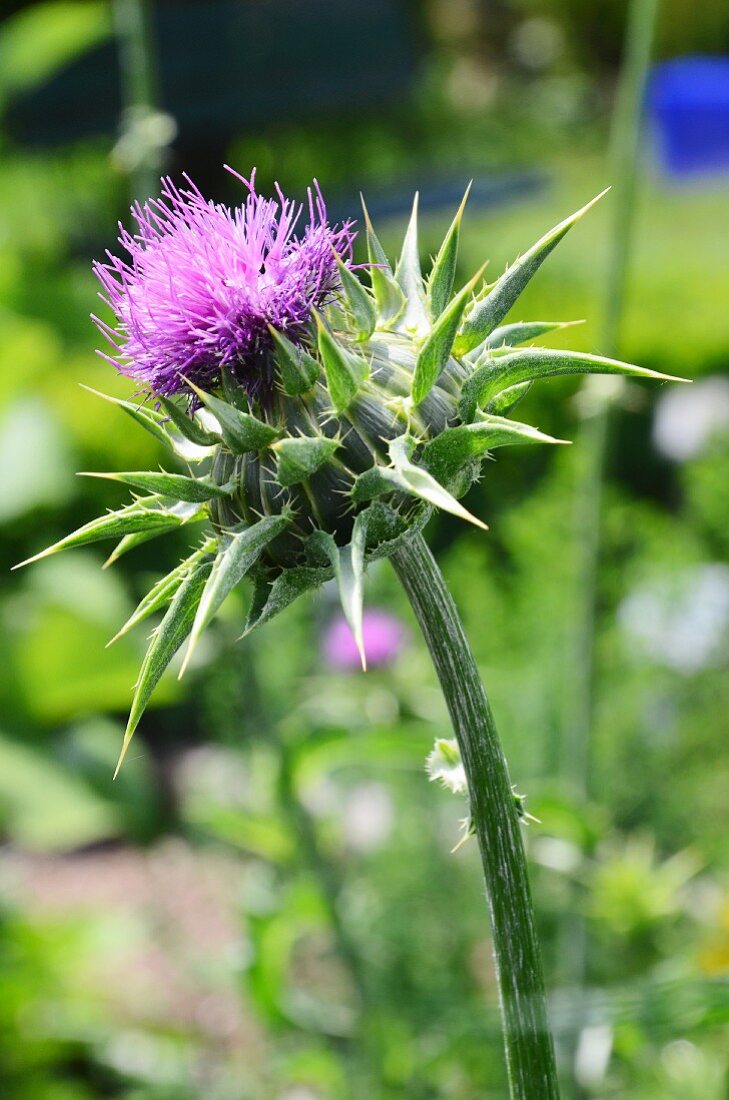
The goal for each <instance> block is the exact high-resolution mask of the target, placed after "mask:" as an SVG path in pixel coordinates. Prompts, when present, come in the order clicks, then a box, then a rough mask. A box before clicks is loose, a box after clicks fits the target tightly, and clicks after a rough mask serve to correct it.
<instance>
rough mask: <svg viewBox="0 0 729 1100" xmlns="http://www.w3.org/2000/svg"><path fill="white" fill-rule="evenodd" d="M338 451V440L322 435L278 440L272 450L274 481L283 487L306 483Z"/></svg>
mask: <svg viewBox="0 0 729 1100" xmlns="http://www.w3.org/2000/svg"><path fill="white" fill-rule="evenodd" d="M338 449H339V440H338V439H327V437H326V436H324V435H317V436H308V435H302V436H298V437H295V438H290V439H279V441H278V442H277V443H274V445H273V448H272V450H273V451H274V452H275V454H276V480H277V481H278V483H279V485H283V486H284V487H287V486H289V485H297V484H298V483H299V482H301V481H306V479H307V478H308V477H311V475H312V474H315V473H316V471H317V470H319V469H320V468H321V467H322V466H323V465H324V463H325V462H328V461H329V459H330V458H331V457H332V455H333V454H334V452H335V451H337V450H338Z"/></svg>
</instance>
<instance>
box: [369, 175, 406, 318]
mask: <svg viewBox="0 0 729 1100" xmlns="http://www.w3.org/2000/svg"><path fill="white" fill-rule="evenodd" d="M360 198H361V196H360ZM362 210H363V212H364V220H365V229H366V234H367V255H368V257H369V261H370V268H369V272H370V279H371V281H372V291H373V293H374V295H375V302H376V303H377V311H378V314H379V320H380V323H381V325H382V326H383V327H385V328H388V327H390V326H391V325H393V324H394V323H395V321H397V320H398V318H399V317H400V316H401V314H402V312H403V310H404V309H405V295H404V294H403V292H402V290H401V288H400V287H399V285H398V283H397V282H396V280H395V278H394V277H393V274H392V268H391V267H390V261H389V260H388V258H387V256H386V255H385V252H384V249H383V247H382V245H381V244H380V242H379V240H378V239H377V236H376V234H375V231H374V229H373V227H372V222H371V221H370V215H369V213H368V210H367V207H366V206H365V201H364V199H363V198H362Z"/></svg>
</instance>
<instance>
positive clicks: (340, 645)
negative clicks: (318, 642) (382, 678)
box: [322, 608, 407, 669]
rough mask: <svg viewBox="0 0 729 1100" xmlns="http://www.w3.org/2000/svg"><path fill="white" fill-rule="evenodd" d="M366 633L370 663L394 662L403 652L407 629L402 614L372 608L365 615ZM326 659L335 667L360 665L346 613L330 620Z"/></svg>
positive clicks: (324, 649)
mask: <svg viewBox="0 0 729 1100" xmlns="http://www.w3.org/2000/svg"><path fill="white" fill-rule="evenodd" d="M362 637H363V641H364V648H365V653H366V655H367V664H368V666H370V667H374V666H376V665H389V664H391V663H392V662H393V661H394V660H395V658H396V657H397V656H398V654H399V653H400V652H401V650H402V648H403V646H404V644H405V641H406V638H407V632H406V630H405V627H404V626H403V624H402V623H401V622H400V620H399V619H398V618H396V617H395V616H394V615H391V614H390V613H389V612H387V611H380V610H378V609H377V608H371V609H369V610H367V611H365V612H364V615H363V618H362ZM322 652H323V655H324V659H325V661H326V662H327V664H328V665H329V666H330V667H331V668H339V669H359V668H360V667H361V662H360V655H359V650H358V649H357V643H356V642H355V640H354V635H353V634H352V630H351V627H350V626H349V623H348V622H347V620H346V619H345V618H344V616H343V615H339V616H337V617H336V618H335V619H332V621H331V622H330V623H329V624H328V626H327V627H326V629H325V631H324V635H323V637H322Z"/></svg>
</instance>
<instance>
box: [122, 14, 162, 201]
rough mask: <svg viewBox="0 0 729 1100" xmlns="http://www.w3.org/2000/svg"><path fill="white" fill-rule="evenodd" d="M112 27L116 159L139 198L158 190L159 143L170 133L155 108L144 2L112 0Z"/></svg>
mask: <svg viewBox="0 0 729 1100" xmlns="http://www.w3.org/2000/svg"><path fill="white" fill-rule="evenodd" d="M114 26H115V31H116V39H117V49H118V54H119V70H120V76H121V90H122V104H123V108H122V119H121V137H120V139H119V143H118V144H117V147H116V150H115V152H116V154H117V160H118V161H119V162H120V164H121V167H122V168H123V169H124V170H125V171H126V172H128V174H129V179H130V189H131V192H132V196H133V198H135V199H139V200H140V201H141V200H143V199H145V198H147V197H148V196H149V195H154V194H156V193H157V191H158V184H159V176H160V171H161V169H162V162H163V154H164V146H165V144H166V143H167V141H168V140H169V138H170V137H171V136H172V134H171V132H170V128H169V122H171V120H167V119H166V116H164V115H161V114H160V113H159V112H158V111H157V102H158V87H157V60H156V50H155V46H154V40H153V35H152V20H151V11H150V5H149V3H148V0H114Z"/></svg>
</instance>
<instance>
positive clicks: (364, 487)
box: [352, 436, 488, 531]
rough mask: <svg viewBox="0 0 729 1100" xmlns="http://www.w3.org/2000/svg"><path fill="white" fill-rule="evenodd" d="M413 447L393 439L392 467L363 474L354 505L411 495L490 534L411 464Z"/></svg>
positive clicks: (404, 439)
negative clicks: (388, 495)
mask: <svg viewBox="0 0 729 1100" xmlns="http://www.w3.org/2000/svg"><path fill="white" fill-rule="evenodd" d="M414 446H415V441H414V440H412V439H410V438H409V437H408V436H399V437H398V438H397V439H393V440H392V442H391V443H390V448H389V450H390V459H391V461H392V466H373V467H372V468H371V469H369V470H366V471H365V472H364V473H363V474H360V476H359V477H358V478H357V480H356V481H355V483H354V487H353V489H352V499H353V500H354V502H355V503H356V504H361V503H364V502H365V501H367V500H372V499H373V498H374V497H377V496H380V495H382V494H383V493H392V492H401V493H408V494H410V495H411V496H415V497H419V498H420V500H423V501H425V502H426V503H427V504H432V505H433V506H434V507H435V508H440V509H441V510H442V511H444V512H450V513H451V515H454V516H458V518H459V519H464V520H467V522H468V523H473V524H475V526H476V527H481V528H482V529H483V530H484V531H487V530H488V527H487V526H486V524H485V523H482V522H481V520H480V519H477V518H476V517H475V516H472V515H471V513H470V512H468V511H467V510H466V509H465V508H464V507H463V505H462V504H459V502H458V501H457V500H456V498H455V497H454V496H452V494H451V493H449V492H448V490H447V489H445V488H444V487H443V486H442V485H441V484H440V483H439V482H437V481H436V480H435V478H434V477H433V476H432V474H430V473H428V471H427V470H425V469H423V467H422V466H416V465H415V464H414V463H412V462H411V461H410V456H411V454H412V452H413V449H414Z"/></svg>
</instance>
